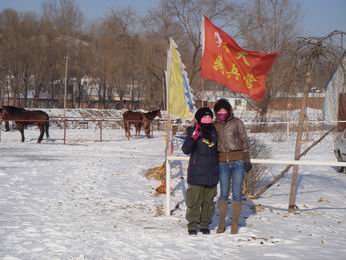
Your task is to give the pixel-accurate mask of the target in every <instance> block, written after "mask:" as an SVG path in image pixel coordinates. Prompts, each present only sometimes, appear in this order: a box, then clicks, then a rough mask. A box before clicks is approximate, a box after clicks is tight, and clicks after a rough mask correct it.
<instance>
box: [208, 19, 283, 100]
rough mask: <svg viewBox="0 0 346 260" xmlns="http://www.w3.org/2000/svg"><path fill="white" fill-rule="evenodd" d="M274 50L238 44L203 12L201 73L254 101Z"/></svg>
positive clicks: (261, 93) (260, 93)
mask: <svg viewBox="0 0 346 260" xmlns="http://www.w3.org/2000/svg"><path fill="white" fill-rule="evenodd" d="M276 57H277V53H270V54H263V53H259V52H256V51H250V50H245V49H242V48H241V47H239V45H238V44H237V43H236V42H235V40H234V39H233V38H232V37H231V36H229V35H228V34H227V33H225V32H224V31H223V30H221V29H220V28H219V27H217V26H215V25H214V24H213V23H212V22H211V21H210V20H209V19H208V18H207V17H205V16H204V42H203V53H202V77H203V78H204V79H209V80H213V81H216V82H218V83H220V84H222V85H225V86H226V87H228V88H229V89H231V90H232V91H233V92H240V93H244V94H246V95H247V96H249V97H250V98H251V99H253V100H255V101H260V100H261V99H262V98H263V96H264V94H265V83H266V76H267V73H268V72H269V70H270V68H271V66H272V64H273V63H274V60H275V58H276Z"/></svg>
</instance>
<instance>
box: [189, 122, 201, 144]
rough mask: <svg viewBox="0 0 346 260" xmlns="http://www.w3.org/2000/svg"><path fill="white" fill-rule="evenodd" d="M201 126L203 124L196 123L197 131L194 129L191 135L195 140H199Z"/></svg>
mask: <svg viewBox="0 0 346 260" xmlns="http://www.w3.org/2000/svg"><path fill="white" fill-rule="evenodd" d="M200 128H201V126H200V125H199V124H198V123H196V124H195V131H193V133H192V135H191V137H192V139H193V140H195V141H197V139H198V138H199V136H200V131H199V130H200Z"/></svg>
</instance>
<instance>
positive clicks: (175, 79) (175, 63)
mask: <svg viewBox="0 0 346 260" xmlns="http://www.w3.org/2000/svg"><path fill="white" fill-rule="evenodd" d="M167 57H168V58H167V73H166V80H167V81H166V82H167V91H168V112H169V114H170V115H172V116H174V117H177V118H181V119H192V118H193V112H194V105H193V104H194V103H193V96H192V93H191V88H190V84H189V79H188V76H187V72H186V70H185V66H184V64H183V63H182V61H181V56H180V53H179V52H178V46H177V44H176V43H175V42H174V41H173V39H172V38H171V39H170V47H169V50H168V55H167Z"/></svg>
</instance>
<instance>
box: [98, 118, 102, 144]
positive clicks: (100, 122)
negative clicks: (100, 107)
mask: <svg viewBox="0 0 346 260" xmlns="http://www.w3.org/2000/svg"><path fill="white" fill-rule="evenodd" d="M99 124H100V142H102V120H100V121H99Z"/></svg>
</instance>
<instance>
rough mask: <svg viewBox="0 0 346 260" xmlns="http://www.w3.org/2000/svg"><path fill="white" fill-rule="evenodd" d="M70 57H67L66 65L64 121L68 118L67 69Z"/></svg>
mask: <svg viewBox="0 0 346 260" xmlns="http://www.w3.org/2000/svg"><path fill="white" fill-rule="evenodd" d="M69 59H70V57H68V56H66V57H65V60H66V65H65V89H64V119H65V118H66V95H67V67H68V60H69Z"/></svg>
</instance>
